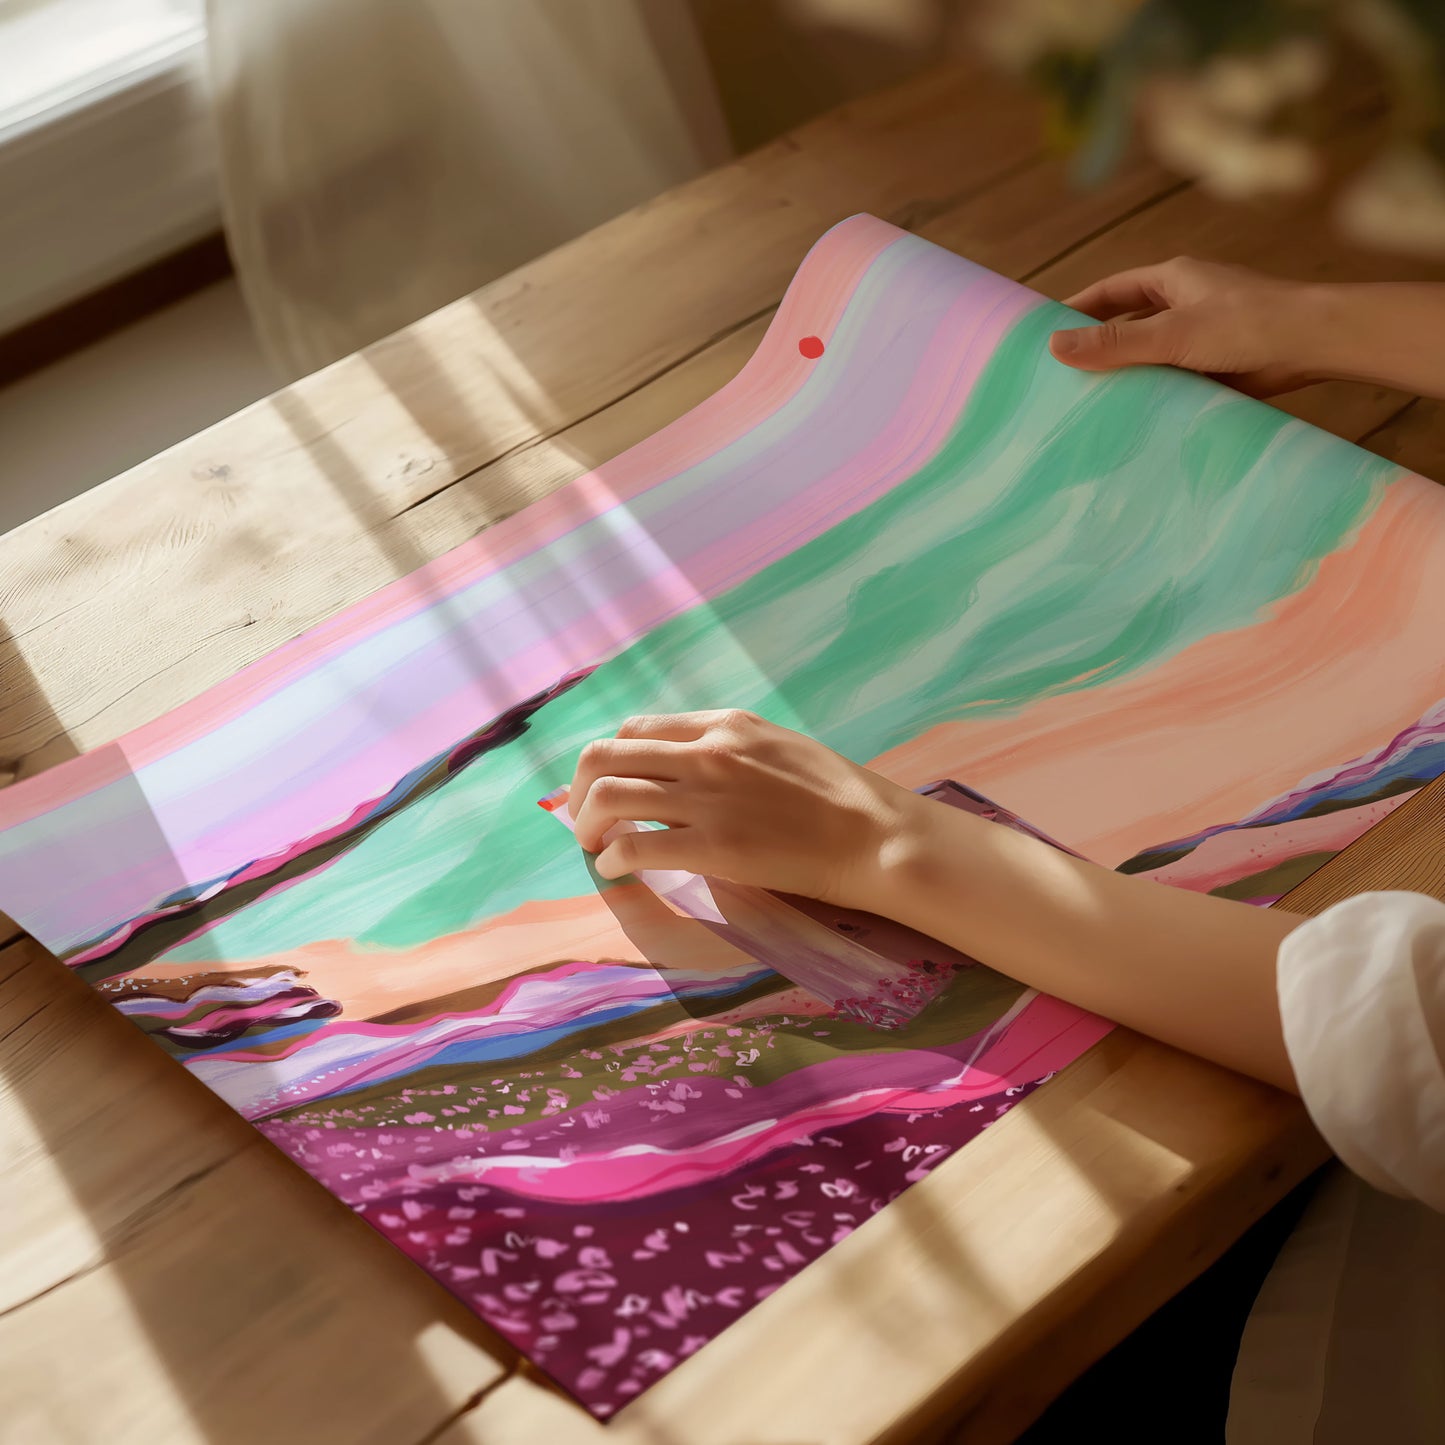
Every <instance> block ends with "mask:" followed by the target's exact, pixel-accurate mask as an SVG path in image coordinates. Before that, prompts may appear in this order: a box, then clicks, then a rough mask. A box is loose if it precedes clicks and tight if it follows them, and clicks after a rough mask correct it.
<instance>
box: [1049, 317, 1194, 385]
mask: <svg viewBox="0 0 1445 1445" xmlns="http://www.w3.org/2000/svg"><path fill="white" fill-rule="evenodd" d="M1186 325H1187V323H1185V322H1184V319H1183V318H1182V317H1181V316H1180V314H1179V313H1178V312H1177V311H1161V312H1159V313H1158V314H1157V315H1155V316H1145V317H1142V318H1141V319H1139V320H1137V321H1105V322H1104V323H1103V324H1102V325H1100V326H1080V327H1074V328H1071V329H1070V330H1067V331H1056V332H1054V334H1053V335H1052V336H1051V337H1050V338H1049V350H1050V351H1051V352H1053V354H1054V358H1055V359H1056V360H1058V361H1062V362H1063V363H1064V364H1065V365H1066V366H1076V367H1078V368H1079V370H1080V371H1113V370H1114V369H1115V368H1116V367H1120V366H1140V365H1142V364H1144V363H1146V362H1155V363H1158V364H1160V365H1164V366H1168V365H1171V364H1174V363H1176V362H1177V361H1178V359H1179V357H1181V356H1182V355H1183V354H1184V347H1183V346H1182V345H1181V344H1180V343H1181V341H1182V339H1183V336H1182V333H1183V331H1184V329H1185V326H1186Z"/></svg>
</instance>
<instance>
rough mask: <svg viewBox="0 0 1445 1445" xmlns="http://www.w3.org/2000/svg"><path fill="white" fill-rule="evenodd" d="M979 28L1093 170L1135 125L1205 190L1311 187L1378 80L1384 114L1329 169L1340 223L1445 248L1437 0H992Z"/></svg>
mask: <svg viewBox="0 0 1445 1445" xmlns="http://www.w3.org/2000/svg"><path fill="white" fill-rule="evenodd" d="M982 35H983V40H984V43H985V44H986V46H987V47H988V49H989V50H990V52H991V53H992V54H993V55H994V57H995V58H996V59H997V60H998V61H999V62H1001V63H1003V64H1005V65H1007V66H1008V67H1010V68H1011V69H1013V70H1015V71H1018V72H1019V73H1021V74H1024V75H1026V76H1028V77H1029V78H1030V79H1031V80H1032V81H1033V82H1034V83H1035V84H1036V85H1037V86H1038V87H1039V88H1040V89H1041V90H1042V91H1043V92H1044V94H1045V95H1046V96H1047V97H1048V100H1049V114H1050V133H1051V135H1052V137H1053V138H1054V139H1055V141H1056V142H1057V143H1059V144H1060V145H1063V146H1067V147H1069V148H1070V149H1072V150H1073V151H1074V152H1075V165H1076V170H1077V174H1078V177H1079V179H1080V180H1081V181H1083V182H1085V183H1088V184H1093V183H1097V182H1098V181H1100V180H1102V179H1104V178H1105V177H1106V176H1107V175H1109V174H1110V173H1111V172H1112V171H1113V170H1114V169H1115V167H1117V166H1118V164H1119V162H1120V160H1121V158H1122V156H1123V155H1124V153H1125V150H1126V149H1127V147H1128V144H1129V141H1130V138H1131V136H1133V135H1134V134H1135V133H1136V131H1137V132H1138V133H1140V134H1141V135H1142V137H1143V140H1144V143H1145V145H1146V146H1147V147H1148V148H1149V150H1150V151H1151V152H1152V153H1153V154H1154V155H1155V156H1156V157H1157V158H1158V159H1159V160H1160V161H1162V162H1163V163H1164V164H1165V165H1167V166H1169V167H1170V168H1171V169H1173V170H1176V171H1179V172H1180V173H1182V174H1184V175H1187V176H1190V177H1192V178H1193V179H1195V180H1197V181H1198V182H1199V184H1200V185H1201V186H1202V187H1204V188H1206V189H1208V190H1209V191H1211V192H1213V193H1214V194H1216V195H1220V196H1225V197H1231V198H1243V197H1253V196H1278V195H1289V194H1297V193H1300V192H1303V191H1306V190H1310V189H1312V188H1314V187H1316V186H1319V185H1321V184H1322V183H1324V181H1325V179H1326V173H1327V171H1328V170H1330V167H1327V166H1326V164H1325V161H1326V156H1325V155H1324V154H1323V152H1322V147H1321V141H1320V137H1321V136H1322V134H1324V133H1326V132H1327V130H1328V121H1329V115H1330V112H1331V110H1332V109H1338V108H1339V107H1340V105H1341V104H1342V98H1341V97H1342V92H1345V91H1353V93H1354V94H1355V95H1356V96H1358V95H1359V94H1360V93H1361V92H1362V90H1363V87H1364V86H1365V85H1367V84H1373V85H1374V87H1375V89H1376V90H1377V91H1378V93H1379V95H1380V96H1381V98H1382V101H1383V104H1384V106H1385V107H1386V111H1387V116H1386V123H1385V125H1384V127H1383V131H1382V139H1381V141H1380V143H1379V144H1378V146H1376V147H1375V148H1374V149H1373V150H1372V151H1371V152H1370V153H1369V154H1368V155H1367V156H1365V157H1364V159H1363V160H1361V161H1359V162H1358V163H1357V164H1356V165H1355V166H1354V167H1353V169H1351V170H1349V171H1348V172H1347V173H1346V174H1344V175H1343V176H1337V175H1334V174H1331V175H1330V176H1329V180H1330V184H1331V187H1332V190H1333V197H1332V204H1333V206H1334V210H1335V215H1336V217H1337V219H1338V222H1339V225H1340V226H1341V228H1342V229H1343V230H1344V231H1345V232H1346V233H1347V234H1348V235H1349V236H1350V237H1351V238H1352V239H1354V240H1356V241H1359V242H1361V243H1364V244H1368V245H1373V246H1378V247H1383V248H1387V249H1391V250H1397V251H1409V252H1414V253H1416V254H1422V255H1434V256H1438V255H1442V254H1445V3H1435V0H997V3H994V4H991V5H990V6H988V7H987V8H986V10H985V14H984V16H983V26H982ZM1335 128H1336V130H1338V121H1336V126H1335ZM1337 159H1338V158H1337V157H1336V156H1334V155H1332V156H1331V157H1330V160H1331V164H1332V165H1335V164H1337Z"/></svg>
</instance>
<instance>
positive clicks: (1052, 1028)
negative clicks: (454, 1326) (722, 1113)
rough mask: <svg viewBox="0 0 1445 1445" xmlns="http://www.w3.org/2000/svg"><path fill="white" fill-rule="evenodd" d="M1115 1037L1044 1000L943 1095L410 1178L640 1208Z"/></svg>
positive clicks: (912, 1095) (804, 1112) (832, 1108)
mask: <svg viewBox="0 0 1445 1445" xmlns="http://www.w3.org/2000/svg"><path fill="white" fill-rule="evenodd" d="M1111 1028H1112V1025H1111V1024H1110V1023H1108V1021H1107V1020H1104V1019H1101V1018H1097V1017H1095V1016H1094V1015H1093V1014H1085V1013H1080V1011H1079V1010H1078V1009H1075V1008H1074V1007H1072V1006H1071V1005H1069V1004H1065V1003H1061V1002H1060V1001H1059V1000H1058V999H1053V998H1048V997H1044V996H1040V997H1039V998H1036V999H1035V1000H1033V1002H1032V1003H1031V1004H1029V1005H1028V1007H1026V1008H1025V1009H1024V1011H1023V1012H1022V1013H1021V1014H1020V1015H1019V1016H1018V1018H1017V1019H1016V1020H1015V1022H1014V1024H1013V1026H1012V1027H1011V1028H1009V1029H1008V1030H1006V1031H1005V1033H1004V1035H1003V1037H1002V1038H1000V1039H999V1040H998V1041H997V1042H996V1043H995V1044H993V1045H992V1046H990V1047H989V1048H988V1049H987V1050H986V1051H985V1052H984V1054H983V1055H982V1057H980V1058H979V1059H978V1060H977V1061H976V1062H975V1064H974V1065H973V1066H972V1067H971V1068H970V1069H968V1071H967V1072H966V1073H965V1074H964V1075H963V1077H962V1078H961V1079H960V1080H959V1081H958V1082H957V1083H955V1084H954V1085H952V1086H950V1087H947V1088H930V1089H913V1088H899V1089H870V1090H867V1091H865V1092H863V1093H860V1094H856V1095H852V1096H850V1097H848V1098H844V1099H837V1100H829V1101H826V1102H822V1103H819V1104H817V1105H815V1106H813V1107H810V1108H807V1109H801V1110H798V1111H796V1112H794V1113H791V1114H789V1115H788V1117H787V1118H786V1119H781V1120H777V1121H775V1122H773V1123H772V1124H770V1125H768V1126H767V1127H765V1128H761V1129H756V1130H752V1131H748V1132H746V1133H744V1134H742V1135H740V1136H736V1137H728V1138H723V1139H718V1140H712V1141H710V1142H708V1143H706V1144H703V1145H700V1146H698V1147H696V1148H691V1149H685V1150H679V1151H676V1152H672V1151H665V1150H657V1151H645V1150H638V1151H636V1152H629V1153H627V1154H611V1155H599V1156H591V1157H583V1158H578V1159H574V1160H571V1161H569V1162H568V1163H566V1164H565V1165H563V1164H559V1163H557V1162H555V1161H552V1160H551V1159H550V1158H549V1159H545V1160H544V1159H538V1158H537V1157H536V1156H534V1155H533V1156H529V1155H523V1154H516V1155H510V1156H507V1155H497V1156H492V1157H489V1158H487V1159H484V1160H460V1161H456V1162H454V1163H450V1164H443V1165H439V1166H436V1167H434V1168H433V1167H428V1166H424V1165H413V1166H412V1168H411V1169H410V1171H409V1173H410V1175H411V1177H412V1178H413V1179H416V1180H420V1181H425V1180H431V1179H442V1178H445V1179H447V1180H448V1181H451V1182H457V1181H472V1180H482V1179H486V1178H488V1176H491V1177H492V1178H496V1176H501V1179H499V1180H498V1182H500V1183H502V1184H503V1187H505V1188H506V1189H507V1190H508V1192H509V1193H514V1194H517V1195H519V1196H521V1197H524V1198H530V1199H544V1200H549V1201H553V1202H558V1203H573V1204H587V1203H600V1202H602V1201H604V1200H616V1199H620V1198H627V1199H631V1198H638V1197H640V1196H643V1195H648V1194H654V1193H657V1192H659V1191H660V1190H666V1189H681V1188H685V1187H687V1186H688V1185H691V1184H701V1183H706V1182H708V1181H710V1180H713V1179H716V1178H718V1177H726V1176H727V1175H728V1174H729V1173H731V1172H732V1171H733V1170H736V1169H739V1168H741V1167H743V1166H744V1165H747V1164H749V1163H752V1162H753V1161H754V1160H756V1159H760V1158H762V1157H763V1156H764V1155H766V1154H769V1153H771V1152H772V1151H773V1150H775V1149H778V1148H782V1147H784V1146H786V1145H788V1144H790V1143H792V1142H793V1141H794V1140H796V1139H800V1138H803V1137H804V1136H806V1135H808V1134H813V1133H816V1132H817V1131H818V1130H819V1129H820V1128H825V1127H829V1126H840V1125H844V1124H850V1123H853V1122H855V1121H856V1120H858V1119H863V1118H868V1117H871V1116H873V1115H876V1114H879V1113H896V1114H901V1113H912V1112H914V1111H922V1110H933V1109H944V1108H949V1107H950V1106H952V1105H955V1104H962V1103H968V1102H969V1101H971V1100H975V1099H980V1098H987V1097H988V1096H989V1095H991V1094H998V1093H1001V1092H1003V1090H1005V1089H1008V1088H1013V1087H1016V1086H1019V1085H1022V1084H1027V1083H1031V1082H1033V1081H1034V1080H1036V1079H1039V1078H1042V1077H1043V1076H1044V1075H1046V1074H1050V1073H1053V1072H1054V1071H1055V1070H1057V1069H1061V1068H1063V1067H1064V1066H1065V1065H1067V1064H1070V1063H1072V1062H1073V1061H1074V1060H1075V1059H1077V1058H1078V1057H1079V1055H1080V1054H1082V1053H1083V1052H1084V1051H1085V1050H1086V1049H1088V1048H1090V1047H1092V1045H1093V1044H1095V1043H1097V1042H1098V1041H1099V1040H1100V1039H1101V1038H1103V1037H1104V1035H1105V1034H1107V1033H1108V1032H1109V1030H1110V1029H1111Z"/></svg>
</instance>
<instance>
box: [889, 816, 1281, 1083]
mask: <svg viewBox="0 0 1445 1445" xmlns="http://www.w3.org/2000/svg"><path fill="white" fill-rule="evenodd" d="M871 906H872V907H873V909H874V911H875V912H884V913H886V914H887V915H888V916H890V917H893V918H895V919H897V920H898V921H899V922H902V923H906V924H907V925H909V926H910V927H912V928H916V929H918V930H919V931H920V932H923V933H926V934H928V935H929V936H931V937H934V938H937V939H939V940H941V941H942V942H945V943H949V944H952V945H953V946H954V947H956V948H960V949H962V950H963V951H964V952H965V953H968V954H969V955H970V956H971V957H974V958H976V959H978V960H979V961H980V962H981V963H986V964H988V965H989V966H990V967H992V968H995V969H997V970H998V971H999V972H1001V973H1006V974H1008V975H1010V976H1011V977H1013V978H1017V979H1018V980H1020V981H1021V982H1023V983H1026V984H1028V985H1029V986H1030V987H1033V988H1037V989H1040V990H1042V991H1044V992H1046V993H1051V994H1055V995H1057V996H1059V997H1060V998H1064V999H1067V1000H1068V1001H1069V1002H1071V1003H1075V1004H1078V1005H1079V1006H1080V1007H1082V1008H1086V1009H1089V1010H1091V1011H1092V1012H1094V1013H1098V1014H1102V1015H1103V1016H1105V1017H1106V1018H1110V1019H1114V1020H1116V1021H1117V1022H1119V1023H1122V1024H1127V1025H1128V1026H1129V1027H1131V1028H1135V1029H1138V1030H1139V1031H1140V1032H1141V1033H1146V1034H1149V1035H1151V1036H1153V1037H1154V1038H1158V1039H1162V1040H1164V1041H1165V1042H1166V1043H1171V1044H1174V1045H1177V1046H1178V1047H1179V1048H1182V1049H1186V1050H1188V1051H1189V1052H1190V1053H1194V1054H1199V1055H1201V1056H1203V1057H1205V1058H1209V1059H1213V1060H1215V1061H1216V1062H1218V1063H1221V1064H1225V1065H1227V1066H1228V1067H1230V1068H1233V1069H1238V1070H1240V1071H1241V1072H1243V1073H1247V1074H1251V1075H1253V1076H1254V1077H1255V1078H1259V1079H1264V1080H1266V1081H1267V1082H1269V1083H1272V1084H1277V1085H1279V1086H1280V1087H1281V1088H1286V1089H1291V1090H1293V1089H1294V1087H1295V1084H1294V1076H1293V1073H1292V1071H1291V1069H1290V1065H1289V1059H1288V1056H1287V1054H1286V1052H1285V1047H1284V1041H1283V1037H1282V1034H1281V1030H1280V1020H1279V1004H1278V1000H1277V997H1276V994H1275V957H1276V953H1277V951H1278V948H1279V944H1280V941H1281V940H1282V939H1283V938H1284V936H1285V935H1286V934H1287V933H1289V932H1290V930H1291V929H1292V928H1294V927H1295V926H1297V925H1298V924H1299V923H1300V922H1301V919H1299V918H1298V917H1296V916H1293V915H1290V914H1286V913H1281V912H1279V911H1278V910H1274V909H1257V908H1252V907H1250V906H1248V905H1246V904H1242V903H1232V902H1229V901H1227V900H1224V899H1218V898H1210V897H1208V896H1207V895H1203V894H1198V893H1191V892H1188V891H1186V890H1183V889H1175V888H1169V887H1167V886H1164V885H1162V884H1156V883H1150V882H1148V881H1146V880H1143V879H1138V878H1131V877H1128V876H1126V875H1123V874H1118V873H1113V872H1111V871H1110V870H1108V869H1106V868H1100V867H1098V866H1096V865H1094V864H1092V863H1086V862H1083V861H1081V860H1080V859H1077V858H1073V857H1070V856H1069V855H1068V854H1065V853H1062V852H1060V851H1059V850H1058V849H1055V848H1051V847H1049V846H1048V845H1047V844H1045V843H1040V842H1038V841H1037V840H1036V839H1033V838H1030V837H1027V836H1025V835H1022V834H1019V833H1015V832H1013V831H1011V830H1009V829H1007V828H1003V827H999V826H997V825H995V824H990V823H984V822H981V821H980V820H978V819H976V818H973V817H970V816H969V815H967V814H961V813H958V812H956V811H954V810H952V809H945V808H939V807H937V805H934V804H930V805H928V809H927V811H926V812H925V811H922V810H920V814H919V816H918V818H917V820H916V825H915V827H914V828H913V829H911V830H910V838H909V841H908V843H907V844H906V845H905V846H901V847H900V848H899V849H897V850H896V852H895V854H894V856H893V857H892V858H890V859H889V860H887V861H886V862H885V863H884V865H883V867H882V869H881V871H880V877H879V884H878V890H877V896H876V898H875V899H874V900H872V901H871Z"/></svg>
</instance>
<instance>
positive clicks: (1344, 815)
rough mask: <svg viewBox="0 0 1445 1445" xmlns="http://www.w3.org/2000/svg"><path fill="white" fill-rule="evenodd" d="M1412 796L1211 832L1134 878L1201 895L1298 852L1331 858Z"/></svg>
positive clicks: (1287, 859)
mask: <svg viewBox="0 0 1445 1445" xmlns="http://www.w3.org/2000/svg"><path fill="white" fill-rule="evenodd" d="M1413 796H1414V794H1413V793H1397V794H1395V795H1394V796H1393V797H1389V798H1380V799H1378V800H1376V801H1375V802H1373V803H1365V804H1362V805H1361V806H1360V807H1357V808H1337V809H1336V810H1335V811H1333V812H1330V813H1321V814H1318V815H1317V816H1315V817H1312V818H1296V819H1294V820H1293V821H1290V822H1286V823H1275V824H1272V825H1257V826H1255V827H1252V828H1235V829H1233V830H1231V831H1230V832H1227V833H1214V834H1211V835H1210V836H1209V837H1208V838H1206V839H1205V840H1204V841H1203V842H1202V843H1201V844H1200V845H1199V846H1198V847H1197V848H1195V849H1194V850H1193V851H1192V852H1191V853H1189V854H1187V855H1186V856H1185V857H1183V858H1180V859H1177V860H1176V861H1175V862H1173V863H1166V864H1165V865H1164V866H1163V867H1162V868H1155V869H1152V870H1151V871H1150V872H1148V873H1141V874H1140V875H1139V876H1140V877H1141V878H1148V879H1151V880H1152V881H1153V882H1155V883H1168V884H1170V885H1171V886H1173V887H1175V888H1192V889H1195V890H1196V891H1198V892H1201V893H1207V892H1209V890H1210V889H1211V888H1220V887H1223V886H1224V885H1226V884H1229V883H1233V882H1235V881H1236V880H1238V879H1241V878H1248V877H1250V876H1251V875H1253V874H1255V873H1263V872H1264V871H1265V870H1266V869H1269V868H1274V867H1277V866H1278V865H1279V864H1281V863H1287V862H1288V861H1289V860H1290V859H1291V858H1298V857H1299V856H1300V855H1301V854H1303V853H1337V852H1339V850H1340V849H1341V848H1345V847H1348V846H1349V844H1351V843H1353V842H1354V841H1355V839H1356V838H1358V837H1359V836H1360V835H1361V834H1362V833H1364V832H1365V831H1366V830H1367V829H1369V828H1373V827H1374V826H1375V824H1376V823H1378V822H1380V821H1381V819H1383V818H1388V817H1389V816H1390V814H1391V813H1393V812H1394V811H1395V809H1396V808H1398V807H1399V806H1400V804H1401V803H1403V802H1404V801H1405V800H1406V799H1407V798H1411V797H1413Z"/></svg>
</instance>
